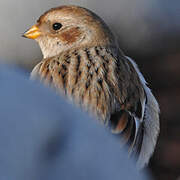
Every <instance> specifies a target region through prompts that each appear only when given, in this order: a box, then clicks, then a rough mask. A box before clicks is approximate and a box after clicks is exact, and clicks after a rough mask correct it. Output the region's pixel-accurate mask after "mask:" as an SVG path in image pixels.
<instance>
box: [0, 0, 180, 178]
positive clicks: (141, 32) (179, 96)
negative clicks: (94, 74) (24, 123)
mask: <svg viewBox="0 0 180 180" xmlns="http://www.w3.org/2000/svg"><path fill="white" fill-rule="evenodd" d="M69 3H70V4H78V5H81V6H84V7H87V8H89V9H91V10H93V11H94V12H95V13H97V14H98V15H100V16H101V17H102V18H103V19H104V20H105V22H106V23H107V24H108V25H109V26H110V27H111V28H112V30H113V31H114V32H115V34H117V36H118V38H119V44H120V47H121V49H122V50H123V51H124V52H125V54H126V55H128V56H130V57H131V58H133V59H134V60H135V61H136V63H137V64H138V66H139V68H140V70H141V72H142V73H143V75H144V77H145V79H146V80H147V82H148V83H149V87H150V88H151V89H152V92H153V94H154V95H155V96H156V98H157V100H158V102H159V105H160V109H161V114H160V122H161V132H160V137H159V139H158V143H157V147H156V150H155V153H154V155H153V157H152V159H151V162H150V165H149V167H150V169H151V171H152V173H153V175H154V177H155V179H157V180H171V179H172V180H173V179H175V180H176V179H178V178H180V111H179V108H180V1H179V0H174V1H169V0H111V1H109V0H76V1H75V0H63V1H61V2H60V1H59V0H53V1H51V2H50V1H48V0H46V1H45V0H39V1H36V0H31V1H23V0H17V1H13V2H12V1H10V0H7V1H4V0H3V1H0V7H1V11H0V21H1V26H0V33H1V34H0V42H1V44H0V59H3V60H4V62H6V63H10V64H12V63H13V64H17V65H18V66H20V67H22V68H24V69H26V70H28V71H31V69H32V67H34V65H35V64H37V62H38V61H40V60H41V58H42V57H41V52H40V49H39V47H38V45H37V44H36V43H35V42H34V41H31V40H27V39H23V38H21V34H22V33H23V32H24V31H25V30H26V29H28V28H29V27H30V26H31V25H33V24H34V23H35V21H36V20H37V19H38V17H39V16H40V15H41V14H42V13H43V12H44V11H46V10H48V9H49V8H52V7H55V6H58V5H62V4H69Z"/></svg>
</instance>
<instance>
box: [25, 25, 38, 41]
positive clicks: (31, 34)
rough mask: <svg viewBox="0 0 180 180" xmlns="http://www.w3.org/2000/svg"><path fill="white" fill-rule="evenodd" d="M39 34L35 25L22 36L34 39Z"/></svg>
mask: <svg viewBox="0 0 180 180" xmlns="http://www.w3.org/2000/svg"><path fill="white" fill-rule="evenodd" d="M40 35H41V31H40V29H39V27H38V26H37V25H34V26H32V27H31V28H30V29H29V30H27V31H26V32H25V33H24V34H23V35H22V36H23V37H25V38H29V39H36V38H37V37H39V36H40Z"/></svg>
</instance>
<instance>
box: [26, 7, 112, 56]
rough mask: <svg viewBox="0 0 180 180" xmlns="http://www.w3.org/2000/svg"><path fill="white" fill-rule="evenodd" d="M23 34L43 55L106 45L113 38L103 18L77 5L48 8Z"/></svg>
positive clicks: (53, 54)
mask: <svg viewBox="0 0 180 180" xmlns="http://www.w3.org/2000/svg"><path fill="white" fill-rule="evenodd" d="M23 36H24V37H27V38H30V39H35V40H36V41H37V42H38V43H39V45H40V48H41V50H42V53H43V56H44V58H47V57H52V56H55V55H58V54H59V53H61V52H63V51H65V50H68V49H72V48H80V47H83V46H84V47H88V46H97V45H108V43H111V42H112V41H113V35H112V33H111V31H110V30H109V28H108V27H107V25H106V24H105V23H104V22H103V20H101V19H100V18H99V17H98V16H97V15H95V14H94V13H92V12H91V11H89V10H87V9H85V8H81V7H78V6H61V7H57V8H53V9H50V10H49V11H47V12H45V13H44V14H43V15H42V16H40V18H39V19H38V21H37V23H36V24H35V25H34V26H32V27H31V28H30V29H29V30H28V31H26V32H25V33H24V35H23Z"/></svg>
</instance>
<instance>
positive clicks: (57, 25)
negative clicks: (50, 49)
mask: <svg viewBox="0 0 180 180" xmlns="http://www.w3.org/2000/svg"><path fill="white" fill-rule="evenodd" d="M52 27H53V29H54V30H55V31H57V30H59V29H61V27H62V24H61V23H54V24H53V25H52Z"/></svg>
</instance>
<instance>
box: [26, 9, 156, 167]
mask: <svg viewBox="0 0 180 180" xmlns="http://www.w3.org/2000/svg"><path fill="white" fill-rule="evenodd" d="M51 22H52V23H54V22H61V23H62V25H61V26H60V27H62V30H61V29H60V30H58V31H57V30H55V31H54V30H53V29H51V25H52V24H51ZM49 24H50V25H49ZM34 29H38V30H34ZM47 29H48V30H47ZM35 31H38V32H39V35H38V36H37V32H36V33H35V34H34V35H33V33H34V32H35ZM29 34H30V35H29ZM25 36H27V37H29V38H33V39H36V40H37V41H38V43H39V44H40V47H41V49H42V52H43V55H44V59H43V60H42V61H41V62H40V63H39V64H38V65H36V67H35V68H34V69H33V71H32V73H31V78H32V79H35V78H39V79H40V80H41V81H42V82H44V83H45V84H46V85H48V86H52V87H54V88H55V89H56V90H57V91H58V92H60V93H61V94H62V95H65V96H66V97H68V98H69V99H70V100H71V101H73V102H74V103H75V104H77V105H78V106H80V107H81V108H82V109H84V110H86V111H88V112H89V113H91V114H93V115H94V116H95V117H97V118H98V119H99V120H100V121H101V122H102V123H103V124H105V125H106V126H107V127H109V128H110V129H111V131H112V133H114V134H117V135H120V137H121V139H122V140H123V142H124V143H125V144H127V145H128V146H129V153H130V155H132V156H135V157H137V158H138V166H139V167H143V166H144V165H145V164H147V163H148V161H149V158H150V156H151V154H152V153H153V150H154V147H155V144H156V140H157V136H158V133H159V107H158V104H157V102H156V100H155V98H154V96H153V95H152V93H151V91H150V90H149V88H148V87H147V86H146V82H145V80H144V78H143V76H142V75H141V73H140V72H139V70H138V68H137V66H136V64H135V63H134V62H133V61H132V60H131V59H130V58H128V57H126V56H125V55H124V54H123V53H122V51H121V50H120V49H119V47H118V45H117V42H116V39H115V37H114V36H113V34H112V33H111V31H110V30H109V28H108V27H107V25H106V24H105V23H104V22H103V21H102V20H101V19H100V18H99V17H98V16H97V15H95V14H94V13H92V12H91V11H89V10H87V9H84V8H80V7H76V6H63V7H59V8H54V9H52V10H50V11H48V12H46V13H45V14H44V15H42V16H41V17H40V19H39V20H38V24H37V25H36V26H35V27H33V31H32V30H30V31H28V32H27V33H26V34H25Z"/></svg>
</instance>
